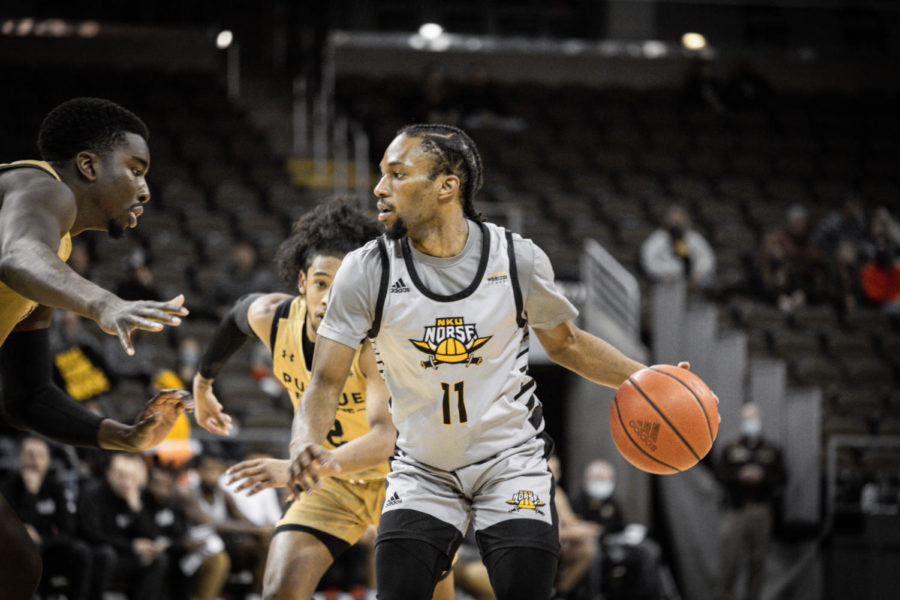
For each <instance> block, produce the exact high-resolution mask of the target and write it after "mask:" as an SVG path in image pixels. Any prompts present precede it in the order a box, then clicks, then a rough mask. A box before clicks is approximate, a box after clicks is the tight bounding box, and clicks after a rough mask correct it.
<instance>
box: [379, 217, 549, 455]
mask: <svg viewBox="0 0 900 600" xmlns="http://www.w3.org/2000/svg"><path fill="white" fill-rule="evenodd" d="M483 227H484V229H483V230H482V233H483V237H482V248H481V260H480V262H479V265H478V272H477V273H476V275H475V278H474V280H473V281H472V282H471V284H470V285H469V286H468V287H467V288H466V289H464V290H462V291H460V292H458V293H456V294H453V295H448V296H443V295H439V294H436V293H434V292H433V291H431V290H429V289H428V288H427V287H425V285H424V283H423V282H422V280H421V278H420V277H419V275H418V273H417V272H416V268H415V263H414V262H413V259H412V254H411V251H410V248H409V242H408V240H407V239H406V238H404V239H402V240H400V241H388V252H387V255H388V257H390V258H389V260H388V276H387V281H389V282H390V283H389V284H388V291H387V294H386V295H385V298H384V307H383V309H382V318H381V325H380V330H379V331H378V333H377V336H376V337H375V338H374V345H375V349H376V352H377V353H378V357H379V360H380V361H382V362H381V363H380V366H381V368H382V371H383V375H384V378H385V381H386V382H387V385H388V388H389V389H390V392H391V415H392V417H393V420H394V424H395V425H396V427H397V430H398V432H399V437H398V438H397V446H398V447H399V448H400V449H401V450H402V451H404V452H405V453H407V454H408V455H410V456H411V457H413V458H415V459H416V460H418V461H419V462H422V463H424V464H427V465H431V466H434V467H437V468H439V469H445V470H454V469H457V468H460V467H463V466H465V465H469V464H472V463H475V462H478V461H481V460H484V459H486V458H489V457H491V456H493V455H495V454H497V453H499V452H501V451H502V450H505V449H507V448H510V447H513V446H517V445H519V444H521V443H522V442H525V441H526V440H528V439H531V438H533V437H534V436H535V435H537V434H538V433H540V432H541V431H542V430H543V429H544V420H543V417H542V410H541V407H540V402H538V400H537V398H536V397H535V396H534V380H533V379H532V378H531V377H529V376H528V373H527V371H528V329H527V327H526V326H525V321H524V318H523V317H522V315H521V313H522V308H521V295H520V294H521V292H520V291H519V288H518V285H519V281H518V277H517V274H516V268H515V262H514V261H512V262H511V261H510V257H511V252H510V248H511V246H510V241H511V240H509V239H508V238H507V236H506V235H505V233H504V230H502V229H500V228H499V227H496V226H494V225H491V224H485V225H484V226H483ZM392 245H394V246H395V245H399V246H400V247H399V250H400V251H399V252H396V251H394V252H392V251H391V250H392V248H391V247H390V246H392ZM393 250H396V249H393ZM517 294H519V300H518V301H517V298H516V295H517Z"/></svg>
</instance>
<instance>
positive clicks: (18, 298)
mask: <svg viewBox="0 0 900 600" xmlns="http://www.w3.org/2000/svg"><path fill="white" fill-rule="evenodd" d="M147 138H148V132H147V127H146V125H144V123H143V121H141V120H140V119H139V118H138V117H137V116H135V115H134V114H133V113H131V112H129V111H128V110H126V109H124V108H122V107H121V106H119V105H117V104H115V103H113V102H109V101H107V100H101V99H97V98H76V99H74V100H70V101H68V102H65V103H63V104H61V105H60V106H57V107H56V108H55V109H53V110H52V111H51V112H50V113H49V114H48V115H47V116H46V118H45V119H44V121H43V123H42V124H41V128H40V132H39V134H38V147H39V149H40V152H41V156H42V159H43V160H41V161H19V162H14V163H11V164H6V165H0V344H2V351H0V361H2V372H3V392H4V394H3V408H4V409H5V413H6V419H7V421H8V422H9V423H10V424H12V425H14V426H15V427H18V428H20V429H28V430H31V431H34V432H36V433H39V434H41V435H44V436H46V437H48V438H50V439H53V440H55V441H58V442H62V443H66V444H73V445H78V446H92V447H99V448H106V449H111V450H127V451H132V452H139V451H141V450H145V449H147V448H151V447H153V446H155V445H156V444H158V443H159V442H160V441H161V440H162V439H163V438H164V437H165V436H166V434H167V433H168V432H169V430H170V429H171V428H172V425H173V424H174V422H175V419H176V418H177V417H178V415H179V414H181V412H182V411H183V410H184V408H185V403H186V398H187V395H188V394H187V392H183V391H175V390H164V391H163V392H160V393H159V394H157V395H156V396H155V397H153V398H152V399H151V400H150V402H149V403H148V404H147V405H146V406H145V408H144V411H143V412H142V413H141V415H140V416H139V417H138V419H137V420H136V422H135V423H134V424H133V425H127V424H124V423H119V422H118V421H114V420H112V419H106V418H103V417H101V416H99V415H97V414H95V413H93V412H91V411H90V410H88V409H87V408H85V407H83V406H82V405H81V404H79V403H78V402H76V401H75V400H73V399H71V398H69V397H68V396H67V395H66V394H65V393H64V392H63V391H62V390H60V389H59V388H58V387H56V386H55V385H54V384H53V380H52V375H51V373H52V371H51V362H50V351H49V343H48V335H47V327H48V326H49V323H50V318H51V316H52V312H53V308H54V307H55V308H63V309H66V310H69V311H72V312H74V313H77V314H79V315H82V316H84V317H88V318H91V319H93V320H94V321H96V322H97V324H98V325H99V326H100V328H101V329H103V331H105V332H107V333H110V334H112V335H116V336H118V337H119V341H120V342H121V344H122V348H123V349H124V350H125V352H126V353H128V354H133V353H134V348H133V346H132V343H131V332H132V331H134V330H135V329H144V330H147V331H159V330H161V329H162V328H163V326H164V325H178V324H180V323H181V318H180V317H183V316H185V315H187V310H186V309H185V308H184V307H183V306H182V304H183V302H184V298H183V297H182V296H178V297H176V298H175V299H173V300H171V301H169V302H150V301H138V302H126V301H124V300H122V299H121V298H119V297H118V296H116V295H115V294H112V293H111V292H108V291H107V290H104V289H103V288H101V287H99V286H97V285H95V284H93V283H91V282H90V281H88V280H86V279H83V278H82V277H80V276H79V275H78V274H76V273H75V271H73V270H72V269H70V268H69V267H68V266H67V265H66V263H65V260H66V259H67V258H68V256H69V251H70V250H71V248H72V243H71V237H72V236H74V235H78V234H79V233H81V232H82V231H85V230H88V229H98V230H105V231H107V232H109V234H110V235H111V236H112V237H121V235H122V234H123V233H124V232H125V229H126V228H128V227H135V226H136V225H137V219H138V216H140V214H141V213H142V212H143V204H144V203H146V202H147V201H148V200H149V199H150V192H149V191H148V190H147V181H146V179H145V177H146V174H147V169H148V168H149V167H150V151H149V148H148V146H147ZM0 547H2V548H5V549H14V550H9V551H7V552H5V553H4V557H3V559H2V560H0V590H3V597H4V598H13V599H19V598H30V597H31V596H32V593H33V591H34V589H35V587H36V586H37V583H38V580H39V579H40V568H41V567H40V555H39V554H38V553H37V551H36V549H35V547H34V544H32V543H31V541H30V540H29V538H28V534H27V533H26V531H25V528H24V527H23V526H22V524H21V522H20V521H19V520H18V518H17V517H16V516H15V514H14V513H13V512H12V510H11V509H10V508H9V505H8V504H7V503H6V501H5V500H3V499H2V498H0Z"/></svg>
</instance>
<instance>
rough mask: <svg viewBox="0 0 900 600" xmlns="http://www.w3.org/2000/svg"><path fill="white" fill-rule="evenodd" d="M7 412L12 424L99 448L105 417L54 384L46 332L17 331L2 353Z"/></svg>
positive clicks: (0, 367) (77, 444)
mask: <svg viewBox="0 0 900 600" xmlns="http://www.w3.org/2000/svg"><path fill="white" fill-rule="evenodd" d="M0 369H2V372H3V409H4V412H5V414H6V418H7V420H8V422H9V424H10V425H12V426H14V427H17V428H19V429H27V430H30V431H33V432H35V433H39V434H41V435H43V436H46V437H48V438H50V439H52V440H54V441H57V442H62V443H63V444H71V445H73V446H88V447H92V448H96V447H97V432H98V431H99V429H100V422H101V421H102V420H103V417H102V416H100V415H98V414H96V413H94V412H91V411H90V410H88V409H87V408H85V407H84V406H82V405H81V404H79V403H78V402H76V401H75V400H73V399H72V398H70V397H69V396H68V395H66V393H65V392H63V391H62V390H61V389H59V388H58V387H57V386H56V385H55V384H54V383H53V370H52V368H51V363H50V335H49V333H48V331H47V330H46V329H35V330H31V331H17V332H13V333H11V334H10V335H9V337H7V338H6V341H5V342H3V349H2V351H0Z"/></svg>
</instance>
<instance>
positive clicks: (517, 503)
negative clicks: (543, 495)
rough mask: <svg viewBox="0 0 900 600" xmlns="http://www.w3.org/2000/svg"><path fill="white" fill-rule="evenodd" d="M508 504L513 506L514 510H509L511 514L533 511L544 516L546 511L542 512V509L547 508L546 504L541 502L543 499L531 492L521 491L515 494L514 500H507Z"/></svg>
mask: <svg viewBox="0 0 900 600" xmlns="http://www.w3.org/2000/svg"><path fill="white" fill-rule="evenodd" d="M506 503H507V504H512V508H511V509H509V512H519V511H520V510H533V511H534V512H536V513H537V514H539V515H543V514H544V511H542V510H541V507H542V506H546V503H544V502H541V499H540V498H538V495H537V494H535V493H534V492H532V491H531V490H519V492H518V493H517V494H513V497H512V499H510V500H507V501H506Z"/></svg>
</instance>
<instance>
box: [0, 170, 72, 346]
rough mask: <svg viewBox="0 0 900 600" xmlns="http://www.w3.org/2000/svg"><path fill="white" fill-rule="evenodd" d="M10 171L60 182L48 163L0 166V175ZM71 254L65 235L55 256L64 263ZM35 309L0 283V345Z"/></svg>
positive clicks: (68, 236) (27, 301)
mask: <svg viewBox="0 0 900 600" xmlns="http://www.w3.org/2000/svg"><path fill="white" fill-rule="evenodd" d="M12 169H38V170H41V171H44V172H45V173H47V175H49V176H50V177H53V178H54V179H56V180H57V181H60V178H59V175H57V173H56V171H54V170H53V167H51V166H50V163H46V162H43V161H40V160H20V161H17V162H14V163H9V164H0V174H2V173H4V172H6V171H9V170H12ZM71 252H72V238H71V236H70V235H69V234H68V233H67V234H65V235H64V236H62V237H61V238H60V240H59V247H58V248H57V250H56V255H57V256H59V258H60V259H61V260H64V261H65V260H69V254H71ZM36 307H37V303H36V302H34V301H33V300H29V299H28V298H25V297H23V296H21V295H19V294H17V293H16V292H14V291H13V290H11V289H9V287H7V286H6V285H5V284H3V283H0V344H2V343H3V342H4V341H6V338H7V336H8V335H9V334H10V332H11V331H12V330H13V329H14V328H15V326H16V325H18V324H19V323H21V322H22V321H23V320H25V318H26V317H27V316H28V315H30V314H31V311H33V310H34V309H35V308H36Z"/></svg>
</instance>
